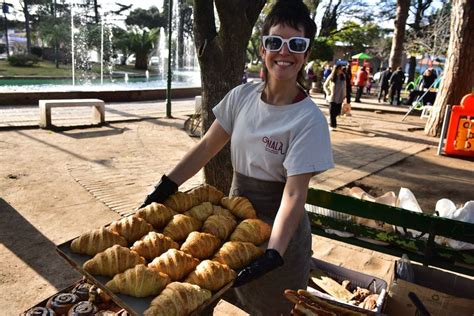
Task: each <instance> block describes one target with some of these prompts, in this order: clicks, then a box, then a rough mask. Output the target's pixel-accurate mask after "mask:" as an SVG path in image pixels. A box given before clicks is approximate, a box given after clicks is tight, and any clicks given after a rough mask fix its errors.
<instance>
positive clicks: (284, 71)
mask: <svg viewBox="0 0 474 316" xmlns="http://www.w3.org/2000/svg"><path fill="white" fill-rule="evenodd" d="M268 35H278V36H281V37H282V38H284V39H288V38H290V37H295V36H299V37H304V36H305V34H304V30H303V27H301V28H300V29H299V30H297V29H294V28H292V27H291V26H287V25H283V24H277V25H274V26H272V27H271V28H270V30H269V32H268ZM261 55H262V59H263V60H264V62H265V66H266V68H267V70H268V72H267V80H268V81H271V80H278V81H280V80H281V81H294V82H296V78H297V76H298V72H299V71H300V70H301V68H302V67H303V65H304V63H305V62H306V59H307V56H308V51H306V52H305V53H292V52H290V51H289V50H288V46H287V44H286V43H285V44H283V46H282V48H281V49H280V50H279V51H277V52H273V51H268V50H266V49H265V48H264V47H263V46H262V48H261Z"/></svg>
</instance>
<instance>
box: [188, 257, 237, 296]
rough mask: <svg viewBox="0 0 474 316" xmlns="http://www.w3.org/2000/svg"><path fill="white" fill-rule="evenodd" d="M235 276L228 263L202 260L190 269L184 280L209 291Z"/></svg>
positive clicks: (214, 289)
mask: <svg viewBox="0 0 474 316" xmlns="http://www.w3.org/2000/svg"><path fill="white" fill-rule="evenodd" d="M236 276H237V273H235V271H234V270H232V269H231V268H230V267H229V266H228V265H226V264H222V263H220V262H217V261H212V260H204V261H202V262H201V263H200V264H198V266H197V267H196V270H194V271H192V272H191V273H190V274H189V275H188V277H187V278H186V281H185V282H188V283H192V284H196V285H199V286H200V287H202V288H204V289H208V290H209V291H218V290H220V289H221V288H222V287H223V286H224V285H226V284H227V283H229V282H230V281H232V280H234V279H235V277H236Z"/></svg>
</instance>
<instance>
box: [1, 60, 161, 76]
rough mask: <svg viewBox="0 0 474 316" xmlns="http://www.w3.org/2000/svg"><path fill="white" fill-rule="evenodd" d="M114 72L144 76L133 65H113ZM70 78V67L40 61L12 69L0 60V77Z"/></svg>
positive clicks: (97, 69)
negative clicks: (29, 65) (57, 66)
mask: <svg viewBox="0 0 474 316" xmlns="http://www.w3.org/2000/svg"><path fill="white" fill-rule="evenodd" d="M92 71H93V72H96V73H97V74H100V65H99V64H93V65H92ZM114 71H125V72H129V73H135V74H141V75H145V70H139V69H135V67H134V66H133V65H114ZM149 73H150V75H153V74H156V73H157V69H151V68H150V69H149ZM1 76H5V77H15V76H18V77H26V76H32V77H70V76H71V65H70V64H68V65H64V64H59V68H56V65H55V64H54V62H50V61H46V60H43V61H40V62H39V63H38V64H36V65H34V66H32V67H13V66H10V64H9V63H8V62H7V61H6V60H0V77H1Z"/></svg>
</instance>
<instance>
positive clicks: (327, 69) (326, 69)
mask: <svg viewBox="0 0 474 316" xmlns="http://www.w3.org/2000/svg"><path fill="white" fill-rule="evenodd" d="M330 74H331V66H330V65H329V64H325V65H324V69H323V74H322V78H323V84H324V83H325V82H326V80H327V79H328V77H329V75H330ZM323 95H324V98H326V92H324V89H323Z"/></svg>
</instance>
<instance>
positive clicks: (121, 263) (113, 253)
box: [83, 245, 145, 277]
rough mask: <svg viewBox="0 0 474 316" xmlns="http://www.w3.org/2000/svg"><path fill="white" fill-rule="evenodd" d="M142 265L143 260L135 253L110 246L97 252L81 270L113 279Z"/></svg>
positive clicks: (116, 246) (120, 247)
mask: <svg viewBox="0 0 474 316" xmlns="http://www.w3.org/2000/svg"><path fill="white" fill-rule="evenodd" d="M140 263H141V264H144V263H145V259H144V258H143V257H140V255H139V254H138V253H136V252H135V251H131V250H130V249H128V248H125V247H122V246H118V245H115V246H112V247H110V248H108V249H106V250H105V251H103V252H99V253H98V254H96V255H95V256H94V257H93V258H92V259H90V260H87V261H86V262H84V265H83V268H84V270H86V271H87V272H89V273H90V274H93V275H105V276H110V277H113V276H114V275H116V274H117V273H121V272H123V271H125V270H127V269H129V268H131V267H134V266H136V265H137V264H140Z"/></svg>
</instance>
